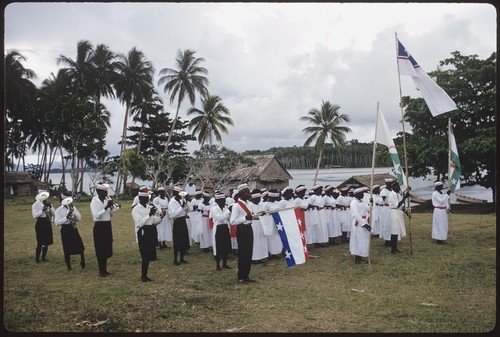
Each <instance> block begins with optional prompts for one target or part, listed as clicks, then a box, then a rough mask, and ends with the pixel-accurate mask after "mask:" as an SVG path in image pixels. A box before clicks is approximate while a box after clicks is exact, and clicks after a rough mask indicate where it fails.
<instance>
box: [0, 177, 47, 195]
mask: <svg viewBox="0 0 500 337" xmlns="http://www.w3.org/2000/svg"><path fill="white" fill-rule="evenodd" d="M39 189H44V190H48V189H49V186H48V185H47V184H44V183H41V182H39V181H36V180H34V179H32V178H31V177H30V175H29V174H28V172H26V171H18V172H4V195H5V196H7V195H16V196H27V195H37V193H38V190H39Z"/></svg>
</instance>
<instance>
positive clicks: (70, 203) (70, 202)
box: [61, 197, 76, 226]
mask: <svg viewBox="0 0 500 337" xmlns="http://www.w3.org/2000/svg"><path fill="white" fill-rule="evenodd" d="M61 204H62V205H63V206H68V213H67V214H66V218H67V219H68V220H69V221H70V222H71V224H72V225H73V226H76V215H75V214H74V209H75V207H74V206H73V198H71V197H68V198H64V199H63V201H62V202H61Z"/></svg>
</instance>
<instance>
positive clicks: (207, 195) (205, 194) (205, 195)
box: [202, 191, 210, 197]
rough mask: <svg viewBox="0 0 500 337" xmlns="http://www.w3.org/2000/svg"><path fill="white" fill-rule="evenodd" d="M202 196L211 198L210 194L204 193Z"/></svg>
mask: <svg viewBox="0 0 500 337" xmlns="http://www.w3.org/2000/svg"><path fill="white" fill-rule="evenodd" d="M202 195H203V196H204V197H209V196H210V193H208V192H205V191H203V193H202Z"/></svg>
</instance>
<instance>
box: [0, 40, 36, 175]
mask: <svg viewBox="0 0 500 337" xmlns="http://www.w3.org/2000/svg"><path fill="white" fill-rule="evenodd" d="M25 61H26V58H25V57H24V56H23V55H21V54H20V53H19V52H17V51H15V50H12V51H9V52H7V54H6V55H5V59H4V65H5V68H4V71H5V96H4V97H5V114H4V123H5V131H6V132H5V133H4V144H5V145H6V158H5V159H6V161H7V163H8V162H10V163H11V164H12V167H13V165H14V159H15V158H17V159H19V160H21V159H22V160H23V163H24V156H25V154H26V150H27V145H26V142H25V138H26V136H27V135H28V134H30V133H31V131H32V130H36V129H37V127H38V125H36V124H35V123H33V120H34V118H33V117H34V116H33V112H34V109H33V102H34V100H35V97H36V94H37V88H36V86H35V84H34V83H33V82H32V81H31V80H32V79H35V78H36V74H35V72H34V71H33V70H31V69H27V68H25V67H24V66H23V64H22V62H25ZM23 166H24V165H23Z"/></svg>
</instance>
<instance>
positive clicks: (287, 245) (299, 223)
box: [272, 208, 309, 267]
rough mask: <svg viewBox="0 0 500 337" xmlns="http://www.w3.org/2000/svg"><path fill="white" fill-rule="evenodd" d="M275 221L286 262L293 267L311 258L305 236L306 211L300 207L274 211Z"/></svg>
mask: <svg viewBox="0 0 500 337" xmlns="http://www.w3.org/2000/svg"><path fill="white" fill-rule="evenodd" d="M272 216H273V219H274V223H275V225H276V228H277V229H278V233H279V235H280V238H281V242H282V243H283V249H284V252H285V258H286V264H287V266H288V267H293V266H295V265H297V264H302V263H305V262H307V261H308V260H309V253H308V251H307V245H306V237H305V223H304V212H301V210H300V209H299V208H295V209H286V210H280V211H277V212H275V213H272Z"/></svg>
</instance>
